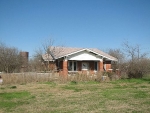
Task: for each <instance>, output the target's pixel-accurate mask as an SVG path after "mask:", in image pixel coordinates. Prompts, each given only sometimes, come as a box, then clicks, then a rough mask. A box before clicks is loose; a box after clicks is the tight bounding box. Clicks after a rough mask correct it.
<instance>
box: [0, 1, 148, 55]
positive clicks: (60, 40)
mask: <svg viewBox="0 0 150 113" xmlns="http://www.w3.org/2000/svg"><path fill="white" fill-rule="evenodd" d="M47 39H52V40H54V46H60V45H64V46H67V47H83V48H98V49H100V50H106V49H110V48H111V49H118V48H122V44H123V42H125V41H128V42H129V44H131V45H136V44H138V45H140V46H141V48H142V51H146V52H150V46H149V45H150V0H0V41H1V42H3V43H5V44H6V45H8V46H11V47H16V48H18V49H19V50H21V51H28V52H29V54H30V57H32V56H33V54H34V53H35V50H37V48H39V47H41V45H42V44H43V43H45V41H46V40H47Z"/></svg>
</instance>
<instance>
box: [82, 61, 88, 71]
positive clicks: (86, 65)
mask: <svg viewBox="0 0 150 113" xmlns="http://www.w3.org/2000/svg"><path fill="white" fill-rule="evenodd" d="M88 69H89V63H88V62H82V70H88Z"/></svg>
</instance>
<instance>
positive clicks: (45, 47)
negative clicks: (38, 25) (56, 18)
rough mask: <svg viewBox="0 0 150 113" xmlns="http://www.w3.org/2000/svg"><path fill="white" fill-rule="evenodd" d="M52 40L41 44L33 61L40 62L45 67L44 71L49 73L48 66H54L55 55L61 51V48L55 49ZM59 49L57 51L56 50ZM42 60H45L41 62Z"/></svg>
mask: <svg viewBox="0 0 150 113" xmlns="http://www.w3.org/2000/svg"><path fill="white" fill-rule="evenodd" d="M54 42H55V41H54V40H53V39H52V38H49V39H47V40H45V42H44V43H42V45H41V47H40V48H39V49H37V50H36V51H35V55H34V59H36V60H34V61H40V63H41V64H42V65H44V66H45V70H47V71H51V70H53V68H52V69H51V67H50V64H54V62H55V60H56V59H55V57H56V55H58V54H60V53H61V52H62V51H63V46H60V47H55V46H54ZM58 48H59V49H58ZM43 58H44V59H45V60H43Z"/></svg>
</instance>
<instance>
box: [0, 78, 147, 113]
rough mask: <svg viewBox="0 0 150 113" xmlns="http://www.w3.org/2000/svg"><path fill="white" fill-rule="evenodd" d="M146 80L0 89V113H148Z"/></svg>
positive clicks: (23, 85)
mask: <svg viewBox="0 0 150 113" xmlns="http://www.w3.org/2000/svg"><path fill="white" fill-rule="evenodd" d="M149 106H150V79H124V80H117V81H112V82H96V81H83V82H76V81H72V82H66V83H57V82H55V81H51V82H50V81H49V82H33V83H25V84H11V85H1V86H0V113H8V112H11V113H20V112H22V113H124V112H127V113H128V112H129V113H149V111H150V107H149Z"/></svg>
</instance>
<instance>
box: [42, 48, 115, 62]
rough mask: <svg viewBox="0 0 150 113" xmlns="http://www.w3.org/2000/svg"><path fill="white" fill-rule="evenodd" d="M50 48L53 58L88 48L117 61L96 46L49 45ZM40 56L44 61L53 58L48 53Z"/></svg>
mask: <svg viewBox="0 0 150 113" xmlns="http://www.w3.org/2000/svg"><path fill="white" fill-rule="evenodd" d="M50 50H51V53H52V54H53V56H54V57H55V59H59V58H61V57H65V56H68V55H70V54H74V53H78V52H80V51H84V50H88V51H90V52H93V53H95V54H98V55H100V56H102V57H103V58H106V59H109V60H112V61H117V59H116V58H114V57H113V56H110V55H109V54H107V53H105V52H103V51H101V50H99V49H96V48H72V47H51V48H50ZM42 57H43V59H44V60H45V61H47V60H53V58H52V57H51V56H50V55H48V54H44V55H42Z"/></svg>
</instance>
